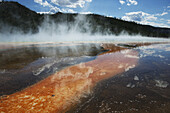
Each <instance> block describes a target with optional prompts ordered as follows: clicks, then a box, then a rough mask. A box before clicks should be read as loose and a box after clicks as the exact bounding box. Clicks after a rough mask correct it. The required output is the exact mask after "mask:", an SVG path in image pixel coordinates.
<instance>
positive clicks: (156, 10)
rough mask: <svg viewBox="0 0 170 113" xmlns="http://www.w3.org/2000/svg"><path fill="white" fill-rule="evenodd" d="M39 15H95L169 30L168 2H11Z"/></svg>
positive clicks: (148, 0)
mask: <svg viewBox="0 0 170 113" xmlns="http://www.w3.org/2000/svg"><path fill="white" fill-rule="evenodd" d="M12 1H17V2H19V3H21V4H22V5H25V6H26V7H28V8H30V9H31V10H34V11H36V12H39V13H56V12H58V11H60V12H64V13H84V14H87V13H95V14H100V15H105V16H109V17H116V18H121V19H123V20H127V21H135V22H137V23H141V24H147V25H152V26H158V27H169V28H170V0H12Z"/></svg>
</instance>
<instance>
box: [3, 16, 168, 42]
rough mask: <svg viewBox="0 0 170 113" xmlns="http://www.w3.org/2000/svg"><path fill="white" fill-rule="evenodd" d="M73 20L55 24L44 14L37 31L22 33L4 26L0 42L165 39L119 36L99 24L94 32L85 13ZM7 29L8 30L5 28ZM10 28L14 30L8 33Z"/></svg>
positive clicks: (145, 40)
mask: <svg viewBox="0 0 170 113" xmlns="http://www.w3.org/2000/svg"><path fill="white" fill-rule="evenodd" d="M74 19H75V21H74V22H61V23H59V24H57V22H56V20H54V19H52V18H50V17H49V16H48V15H46V16H45V18H44V21H43V22H42V24H41V25H40V26H39V30H38V33H35V34H32V33H31V32H29V33H27V34H24V33H23V32H21V31H19V30H18V29H17V28H13V27H10V26H7V25H6V26H4V27H3V29H4V31H6V32H1V33H0V40H1V42H77V41H78V42H91V41H95V42H148V41H149V42H150V41H167V40H166V39H160V38H149V37H143V36H141V35H140V34H138V35H136V36H130V35H128V33H126V32H122V33H121V34H120V35H119V36H117V35H114V34H112V35H110V31H109V29H108V30H105V31H106V32H105V33H104V35H103V33H102V31H101V29H100V28H101V26H97V27H96V29H95V34H94V33H93V29H92V26H91V24H90V19H89V18H87V17H86V16H85V15H77V16H76V17H75V18H74ZM7 29H8V30H7ZM10 29H12V30H13V31H14V32H13V33H10V32H7V31H10Z"/></svg>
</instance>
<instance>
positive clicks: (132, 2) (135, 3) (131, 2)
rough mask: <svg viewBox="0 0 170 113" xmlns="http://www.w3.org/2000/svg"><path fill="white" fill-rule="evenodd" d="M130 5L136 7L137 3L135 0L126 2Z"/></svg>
mask: <svg viewBox="0 0 170 113" xmlns="http://www.w3.org/2000/svg"><path fill="white" fill-rule="evenodd" d="M127 2H129V3H130V4H131V5H138V2H137V1H136V0H127Z"/></svg>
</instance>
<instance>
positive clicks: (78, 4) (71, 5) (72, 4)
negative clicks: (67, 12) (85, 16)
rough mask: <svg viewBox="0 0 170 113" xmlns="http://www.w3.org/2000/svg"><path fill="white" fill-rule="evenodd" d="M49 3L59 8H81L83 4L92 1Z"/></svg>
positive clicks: (74, 0) (68, 0)
mask: <svg viewBox="0 0 170 113" xmlns="http://www.w3.org/2000/svg"><path fill="white" fill-rule="evenodd" d="M51 2H52V3H54V4H56V5H58V6H61V7H68V8H77V7H81V8H83V7H84V5H85V3H87V2H92V0H51Z"/></svg>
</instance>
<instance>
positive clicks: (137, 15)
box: [122, 11, 157, 22]
mask: <svg viewBox="0 0 170 113" xmlns="http://www.w3.org/2000/svg"><path fill="white" fill-rule="evenodd" d="M122 19H123V20H127V21H135V22H142V21H148V20H156V19H157V17H155V16H154V15H151V14H148V13H145V12H142V11H138V12H130V13H126V15H125V16H123V17H122Z"/></svg>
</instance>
